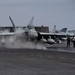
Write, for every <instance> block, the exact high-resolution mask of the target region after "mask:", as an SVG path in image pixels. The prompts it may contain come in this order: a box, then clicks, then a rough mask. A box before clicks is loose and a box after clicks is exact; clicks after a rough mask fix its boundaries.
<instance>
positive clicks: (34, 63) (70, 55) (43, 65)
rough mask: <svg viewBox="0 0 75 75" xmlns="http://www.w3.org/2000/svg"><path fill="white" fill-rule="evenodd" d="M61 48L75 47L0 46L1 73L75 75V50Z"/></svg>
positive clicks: (17, 74) (16, 74) (12, 74)
mask: <svg viewBox="0 0 75 75" xmlns="http://www.w3.org/2000/svg"><path fill="white" fill-rule="evenodd" d="M58 49H59V50H60V51H58ZM55 50H56V51H55ZM61 50H66V51H68V50H74V48H66V47H65V48H57V49H55V48H49V49H46V50H43V49H10V48H9V49H8V48H0V75H75V52H65V51H61Z"/></svg>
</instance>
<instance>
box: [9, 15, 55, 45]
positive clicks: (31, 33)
mask: <svg viewBox="0 0 75 75" xmlns="http://www.w3.org/2000/svg"><path fill="white" fill-rule="evenodd" d="M9 19H10V21H11V23H12V25H13V28H14V31H15V30H16V27H15V24H14V22H13V20H12V19H11V17H10V16H9ZM33 19H34V17H32V19H31V20H30V22H29V24H28V25H27V26H26V28H25V29H24V33H25V35H26V37H27V38H28V40H32V39H33V40H37V41H42V42H44V43H49V44H54V43H55V41H54V40H53V39H51V36H49V37H48V38H47V36H45V37H46V38H45V37H44V36H42V35H40V34H41V33H40V32H37V31H36V30H35V27H34V25H33Z"/></svg>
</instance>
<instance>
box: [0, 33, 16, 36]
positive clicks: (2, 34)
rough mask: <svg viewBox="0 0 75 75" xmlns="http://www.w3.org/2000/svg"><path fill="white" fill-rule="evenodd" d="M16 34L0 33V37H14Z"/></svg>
mask: <svg viewBox="0 0 75 75" xmlns="http://www.w3.org/2000/svg"><path fill="white" fill-rule="evenodd" d="M13 35H15V33H12V32H11V33H0V36H13Z"/></svg>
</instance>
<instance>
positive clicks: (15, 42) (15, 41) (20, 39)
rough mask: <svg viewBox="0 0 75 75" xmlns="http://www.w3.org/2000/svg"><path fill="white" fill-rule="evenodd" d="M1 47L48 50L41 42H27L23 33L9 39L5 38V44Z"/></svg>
mask: <svg viewBox="0 0 75 75" xmlns="http://www.w3.org/2000/svg"><path fill="white" fill-rule="evenodd" d="M2 40H3V39H2ZM0 46H2V47H6V48H30V49H46V47H45V46H44V45H43V44H42V43H40V42H31V41H27V40H26V37H25V35H24V34H22V33H21V34H18V35H15V36H10V37H7V38H6V37H5V42H3V43H1V44H0Z"/></svg>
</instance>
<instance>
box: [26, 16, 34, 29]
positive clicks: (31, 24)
mask: <svg viewBox="0 0 75 75" xmlns="http://www.w3.org/2000/svg"><path fill="white" fill-rule="evenodd" d="M33 20H34V16H33V17H32V19H31V20H30V21H29V24H28V25H27V28H29V29H33V28H34V25H33Z"/></svg>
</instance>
